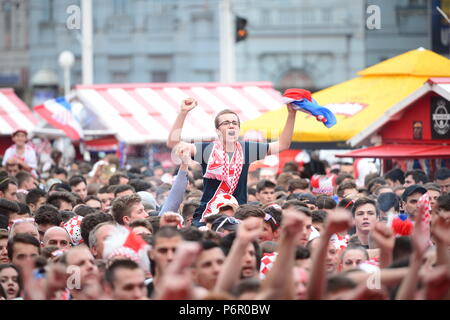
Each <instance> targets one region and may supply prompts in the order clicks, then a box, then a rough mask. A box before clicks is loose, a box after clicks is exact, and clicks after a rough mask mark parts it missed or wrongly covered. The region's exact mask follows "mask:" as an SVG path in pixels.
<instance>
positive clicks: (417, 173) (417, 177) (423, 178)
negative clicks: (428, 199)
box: [405, 169, 428, 184]
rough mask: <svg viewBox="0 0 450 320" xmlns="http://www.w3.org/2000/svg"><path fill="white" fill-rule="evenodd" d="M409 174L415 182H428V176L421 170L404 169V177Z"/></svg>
mask: <svg viewBox="0 0 450 320" xmlns="http://www.w3.org/2000/svg"><path fill="white" fill-rule="evenodd" d="M409 175H411V176H412V178H413V180H414V182H415V184H418V183H419V182H422V183H423V184H425V183H427V182H428V176H427V175H426V173H425V172H423V171H422V170H419V169H414V170H410V171H406V173H405V178H406V177H407V176H409Z"/></svg>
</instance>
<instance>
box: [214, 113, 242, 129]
mask: <svg viewBox="0 0 450 320" xmlns="http://www.w3.org/2000/svg"><path fill="white" fill-rule="evenodd" d="M228 113H231V114H234V115H236V117H237V119H238V123H239V126H241V120H240V119H239V116H238V114H237V113H236V112H234V111H233V110H230V109H224V110H222V111H220V112H219V113H218V114H217V115H216V117H215V118H214V126H215V127H216V129H218V128H219V125H220V123H219V117H220V116H221V115H224V114H228Z"/></svg>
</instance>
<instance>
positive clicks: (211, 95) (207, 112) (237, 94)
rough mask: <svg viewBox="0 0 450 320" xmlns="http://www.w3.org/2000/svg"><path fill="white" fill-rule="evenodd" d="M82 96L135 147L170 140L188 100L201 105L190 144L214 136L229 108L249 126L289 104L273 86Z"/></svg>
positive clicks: (83, 92) (82, 89) (194, 86)
mask: <svg viewBox="0 0 450 320" xmlns="http://www.w3.org/2000/svg"><path fill="white" fill-rule="evenodd" d="M76 92H77V96H78V98H79V99H80V100H81V102H82V103H83V104H84V105H85V106H86V107H87V108H89V109H90V110H91V111H93V112H94V113H95V114H96V115H97V117H98V119H99V120H100V121H101V122H102V123H103V124H104V125H105V127H106V128H108V129H109V130H111V131H113V132H115V134H116V137H117V139H118V140H120V141H123V142H126V143H129V144H140V143H149V142H165V141H167V138H168V135H169V131H170V128H171V126H172V124H173V123H174V121H175V118H176V116H177V115H178V112H179V110H180V105H181V102H182V100H184V99H186V98H188V97H193V98H195V99H196V100H197V101H198V106H197V107H196V108H195V109H194V110H192V111H191V112H190V113H189V115H188V116H187V119H186V122H185V125H184V128H183V132H182V138H183V139H185V140H199V139H202V138H203V139H211V138H214V137H215V136H216V131H215V128H214V117H215V115H216V114H217V113H218V112H219V111H221V110H223V109H231V110H233V111H235V112H236V113H237V114H238V115H239V117H240V120H241V122H244V121H247V120H251V119H255V118H257V117H258V116H259V115H261V114H262V113H264V112H267V111H271V110H274V109H277V108H280V107H281V106H282V105H283V103H282V100H281V95H280V93H279V92H278V91H276V90H275V89H273V88H272V84H271V83H270V82H252V83H233V84H223V83H163V84H155V83H148V84H105V85H89V86H84V85H78V86H76Z"/></svg>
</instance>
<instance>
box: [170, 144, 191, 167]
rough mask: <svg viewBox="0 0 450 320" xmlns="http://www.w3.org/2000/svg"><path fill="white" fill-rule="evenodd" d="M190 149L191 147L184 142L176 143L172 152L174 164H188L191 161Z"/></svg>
mask: <svg viewBox="0 0 450 320" xmlns="http://www.w3.org/2000/svg"><path fill="white" fill-rule="evenodd" d="M191 149H192V145H191V144H189V143H186V142H180V143H178V144H177V145H176V146H175V147H174V148H173V149H172V150H173V152H174V155H175V159H174V162H175V163H179V162H180V161H181V163H182V164H189V162H190V160H191Z"/></svg>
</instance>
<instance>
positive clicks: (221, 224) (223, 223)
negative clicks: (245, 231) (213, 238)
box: [211, 216, 241, 232]
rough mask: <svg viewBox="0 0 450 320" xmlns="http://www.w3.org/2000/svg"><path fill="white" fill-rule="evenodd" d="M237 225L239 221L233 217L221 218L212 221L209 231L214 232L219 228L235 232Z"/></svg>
mask: <svg viewBox="0 0 450 320" xmlns="http://www.w3.org/2000/svg"><path fill="white" fill-rule="evenodd" d="M239 223H241V221H240V220H238V219H236V218H234V217H228V216H223V217H219V218H217V219H216V220H214V222H213V223H212V226H211V229H212V230H213V231H216V232H217V231H218V230H219V229H221V228H223V229H225V230H228V231H236V230H237V227H238V224H239Z"/></svg>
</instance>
